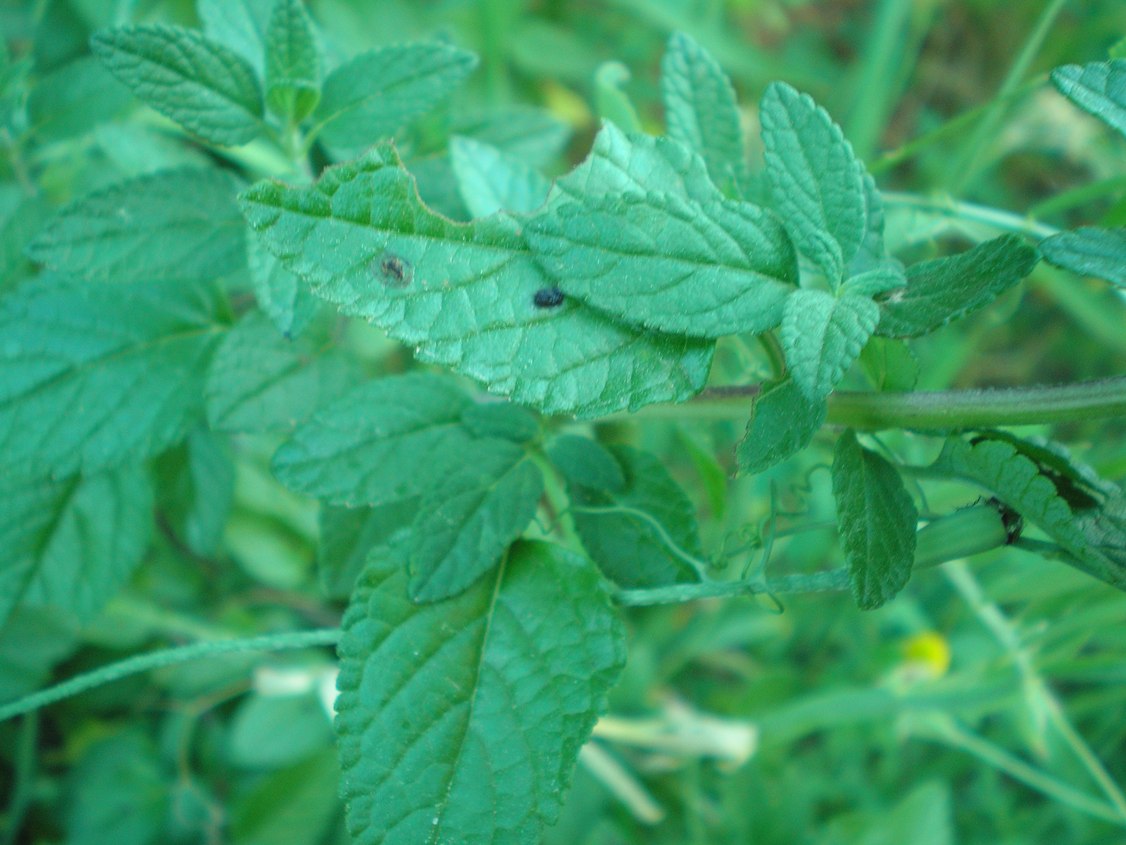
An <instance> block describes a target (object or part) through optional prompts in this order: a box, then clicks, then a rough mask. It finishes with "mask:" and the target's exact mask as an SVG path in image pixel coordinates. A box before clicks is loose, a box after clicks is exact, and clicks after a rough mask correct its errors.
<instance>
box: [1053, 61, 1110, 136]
mask: <svg viewBox="0 0 1126 845" xmlns="http://www.w3.org/2000/svg"><path fill="white" fill-rule="evenodd" d="M1051 76H1052V84H1053V85H1055V86H1056V88H1058V89H1059V92H1060V93H1061V94H1063V95H1064V96H1065V97H1067V98H1068V99H1069V100H1071V101H1072V102H1073V103H1075V105H1077V106H1079V108H1081V109H1083V111H1086V112H1089V113H1091V114H1093V115H1094V116H1095V117H1097V118H1099V119H1100V120H1102V121H1103V122H1104V123H1106V124H1107V126H1109V127H1111V128H1112V129H1116V130H1117V131H1118V132H1120V133H1121V134H1123V135H1126V59H1114V60H1112V61H1109V62H1091V63H1090V64H1086V65H1064V66H1063V67H1058V68H1056V69H1055V70H1053V71H1052V74H1051Z"/></svg>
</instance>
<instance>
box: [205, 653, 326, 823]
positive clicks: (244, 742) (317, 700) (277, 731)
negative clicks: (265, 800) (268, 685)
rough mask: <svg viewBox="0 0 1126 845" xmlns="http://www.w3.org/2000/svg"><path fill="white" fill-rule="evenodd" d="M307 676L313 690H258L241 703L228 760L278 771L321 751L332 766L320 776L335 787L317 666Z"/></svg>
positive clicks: (233, 719)
mask: <svg viewBox="0 0 1126 845" xmlns="http://www.w3.org/2000/svg"><path fill="white" fill-rule="evenodd" d="M302 668H305V667H302ZM325 670H327V671H331V670H329V669H328V667H325ZM306 671H308V675H307V676H306V677H308V678H309V681H310V686H311V687H312V688H311V689H308V690H304V691H302V690H300V689H298V690H292V691H290V690H284V689H283V690H277V689H269V690H265V689H258V690H255V691H254V692H253V693H251V694H250V695H249V696H247V697H246V698H243V699H242V701H240V702H239V704H238V709H237V710H235V712H234V715H233V716H232V717H231V720H230V723H229V725H230V730H229V733H228V734H227V737H228V738H227V759H228V760H229V761H230V762H231V763H232V764H233V765H235V766H238V767H240V768H246V769H276V768H279V767H281V766H289V765H292V764H294V763H298V762H300V761H301V760H302V759H305V758H308V757H309V756H310V755H313V754H316V753H317V752H318V751H319V752H321V753H322V754H324V756H330V755H332V763H333V765H332V767H331V768H328V767H327V766H326V767H325V768H327V769H328V770H327V771H322V772H320V773H319V774H322V775H325V776H326V777H327V778H328V780H329V781H331V782H332V785H333V786H334V787H335V785H336V781H338V780H339V779H340V771H339V769H338V767H337V765H336V761H335V755H333V753H332V745H333V739H334V737H333V733H332V719H331V717H330V716H329V714H328V713H327V712H326V711H325V705H324V700H323V699H322V698H321V696H320V695H319V694H318V693H319V692H320V690H318V689H317V686H318V685H317V684H316V683H315V681H316V680H317V679H316V674H315V668H314V666H308V667H307V669H306ZM295 686H296V685H295ZM325 752H328V753H327V754H325ZM332 794H333V796H335V794H336V790H335V789H333V790H332ZM276 797H280V796H276ZM240 841H241V840H240Z"/></svg>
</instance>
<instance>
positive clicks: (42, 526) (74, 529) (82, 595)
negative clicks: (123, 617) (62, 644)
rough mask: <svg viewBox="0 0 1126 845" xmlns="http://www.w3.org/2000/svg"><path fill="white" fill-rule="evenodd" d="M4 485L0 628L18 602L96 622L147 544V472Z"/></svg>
mask: <svg viewBox="0 0 1126 845" xmlns="http://www.w3.org/2000/svg"><path fill="white" fill-rule="evenodd" d="M0 487H2V489H0V500H2V501H3V503H4V505H3V507H2V508H0V548H2V549H3V550H4V562H3V565H2V566H0V626H2V625H3V623H4V620H5V619H7V617H8V616H9V614H10V613H11V612H12V610H13V609H14V608H15V607H16V606H17V605H19V604H25V605H29V604H30V605H49V606H51V607H54V608H57V609H60V610H63V611H65V612H68V613H73V614H74V615H75V617H76V618H77V619H79V620H80V621H88V620H90V619H92V618H93V617H94V616H95V615H96V614H97V613H98V611H99V610H101V608H102V606H103V605H104V604H105V603H106V602H107V601H108V600H109V599H110V598H112V597H113V595H114V594H115V593H116V592H117V591H118V590H119V589H120V588H121V587H122V586H123V585H124V584H125V582H126V581H127V580H128V578H129V576H130V575H131V574H132V573H133V570H134V569H135V568H136V567H137V564H139V563H140V562H141V556H142V555H143V554H144V552H145V549H146V548H147V547H148V544H149V538H150V536H151V534H152V507H153V491H152V485H151V484H150V482H149V477H148V473H146V472H145V471H144V469H143V468H141V467H138V466H126V467H122V468H120V469H117V470H114V471H112V472H103V473H98V474H96V475H91V476H88V477H76V478H71V479H68V480H66V481H51V480H49V479H38V480H31V481H29V480H20V479H17V478H14V477H9V478H4V479H3V482H2V483H0Z"/></svg>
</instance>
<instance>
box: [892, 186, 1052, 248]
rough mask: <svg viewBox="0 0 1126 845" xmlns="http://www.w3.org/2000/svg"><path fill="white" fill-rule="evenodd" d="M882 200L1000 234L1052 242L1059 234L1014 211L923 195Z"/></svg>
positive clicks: (900, 194)
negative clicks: (1011, 234)
mask: <svg viewBox="0 0 1126 845" xmlns="http://www.w3.org/2000/svg"><path fill="white" fill-rule="evenodd" d="M881 196H882V197H883V199H884V204H885V205H887V206H888V207H889V208H893V207H895V208H912V209H916V210H918V211H924V212H926V213H928V214H939V215H942V216H945V217H952V218H954V219H956V220H963V221H965V222H967V223H981V224H983V225H985V226H990V227H992V228H994V229H997V230H998V231H1001V232H1012V233H1013V234H1018V235H1030V236H1031V237H1034V238H1036V239H1037V240H1043V239H1044V238H1050V237H1051V236H1052V235H1058V234H1059V232H1060V230H1059V229H1057V228H1056V227H1055V226H1049V225H1048V224H1047V223H1038V222H1036V221H1035V220H1031V219H1029V218H1028V217H1025V216H1022V215H1020V214H1015V213H1013V212H1011V211H1005V210H1004V209H1000V208H993V207H991V206H988V205H979V204H978V203H973V202H962V201H961V200H956V199H954V198H953V197H950V196H948V195H944V196H923V195H921V194H911V193H899V192H895V191H888V192H886V193H883V194H881Z"/></svg>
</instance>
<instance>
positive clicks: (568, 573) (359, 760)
mask: <svg viewBox="0 0 1126 845" xmlns="http://www.w3.org/2000/svg"><path fill="white" fill-rule="evenodd" d="M343 628H344V636H343V639H342V640H341V642H340V647H339V651H340V656H341V665H340V678H339V681H338V687H339V689H340V696H339V698H338V699H337V705H336V707H337V718H336V731H337V735H338V737H339V748H340V760H341V767H342V770H343V783H342V794H343V797H344V801H345V805H346V807H347V822H348V829H349V832H350V833H351V834H352V837H353V839H354V841H356V842H371V843H375V842H380V843H382V844H383V845H417V843H419V842H439V841H441V842H480V843H486V842H494V843H499V842H510V843H529V845H531V843H538V842H539V841H540V839H541V837H542V835H543V828H544V827H545V826H546V825H549V824H552V823H553V822H554V821H555V820H556V819H557V818H558V815H559V808H560V805H561V804H562V801H563V797H564V795H565V794H566V791H567V788H568V786H569V784H570V780H571V774H572V771H573V769H574V765H575V760H576V757H577V755H578V752H579V748H580V747H581V746H582V744H583V743H584V742H585V741H586V739H587V737H588V736H589V734H590V730H591V728H592V727H593V725H594V722H595V718H596V716H597V715H598V713H599V712H600V711H601V710H602V708H603V707H604V706H605V698H606V692H607V690H608V689H609V687H610V685H611V684H612V683H613V682H614V680H615V679H616V678H617V676H618V673H619V672H620V671H621V667H622V664H623V663H624V658H625V649H624V637H623V632H622V627H621V623H620V621H619V619H618V617H617V614H616V613H615V611H614V609H613V607H612V606H611V604H610V596H609V593H608V591H607V589H606V587H605V585H604V583H603V582H602V580H601V578H600V577H599V575H598V573H597V571H596V570H595V569H594V567H592V566H591V565H590V564H589V563H587V562H586V561H585V560H583V559H582V558H580V557H579V556H577V555H575V554H572V553H570V552H568V551H566V550H564V549H562V548H559V547H555V546H550V545H546V544H539V543H537V544H531V543H528V544H518V545H517V546H516V547H515V548H514V549H513V551H512V553H511V554H510V555H509V557H508V559H507V560H506V562H505V563H504V564H502V565H501V566H499V567H497V569H496V570H495V573H494V574H493V575H491V576H490V577H488V578H485V579H484V580H482V581H480V582H478V583H477V584H476V585H474V586H473V587H472V588H470V589H469V590H468V591H467V592H465V593H462V594H461V595H460V596H457V597H456V598H453V599H449V600H447V601H444V602H440V603H438V604H426V605H416V604H413V603H412V602H411V601H410V599H409V597H408V595H407V584H406V575H405V573H404V572H403V571H402V568H401V567H400V566H398V565H396V564H394V563H389V564H384V563H374V564H373V565H372V566H371V567H369V569H368V570H367V571H366V572H365V574H364V576H363V577H362V578H361V582H360V586H359V587H358V589H357V591H356V594H355V597H354V600H353V602H352V605H351V607H350V608H349V609H348V612H347V614H346V615H345V618H344V623H343Z"/></svg>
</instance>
